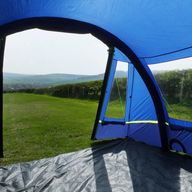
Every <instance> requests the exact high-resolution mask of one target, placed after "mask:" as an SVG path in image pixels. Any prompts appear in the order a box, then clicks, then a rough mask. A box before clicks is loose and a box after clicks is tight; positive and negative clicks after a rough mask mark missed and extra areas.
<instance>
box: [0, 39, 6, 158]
mask: <svg viewBox="0 0 192 192" xmlns="http://www.w3.org/2000/svg"><path fill="white" fill-rule="evenodd" d="M4 50H5V37H0V68H1V71H0V73H1V74H0V90H1V94H0V103H1V109H0V158H2V157H3V59H4Z"/></svg>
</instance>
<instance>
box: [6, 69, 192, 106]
mask: <svg viewBox="0 0 192 192" xmlns="http://www.w3.org/2000/svg"><path fill="white" fill-rule="evenodd" d="M155 79H156V81H157V83H158V85H159V87H160V90H161V92H162V95H163V96H164V98H165V99H166V100H167V101H168V103H178V102H190V100H191V99H192V70H181V71H170V72H162V73H157V74H155ZM102 83H103V81H101V80H98V81H91V82H84V83H77V84H67V85H59V86H55V87H50V88H37V89H34V88H31V89H21V90H17V91H15V90H14V91H11V92H25V93H35V94H47V95H51V96H56V97H65V98H79V99H94V100H98V99H99V97H100V95H101V88H102ZM126 84H127V79H126V78H115V80H114V82H113V88H112V91H111V96H110V99H111V100H115V99H118V98H119V97H121V99H122V100H125V97H126ZM9 92H10V91H9Z"/></svg>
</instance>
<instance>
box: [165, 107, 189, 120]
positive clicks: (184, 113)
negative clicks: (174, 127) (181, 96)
mask: <svg viewBox="0 0 192 192" xmlns="http://www.w3.org/2000/svg"><path fill="white" fill-rule="evenodd" d="M168 112H169V116H170V117H172V118H175V119H181V120H185V121H192V108H191V106H190V105H184V104H182V103H181V104H172V105H170V106H169V107H168Z"/></svg>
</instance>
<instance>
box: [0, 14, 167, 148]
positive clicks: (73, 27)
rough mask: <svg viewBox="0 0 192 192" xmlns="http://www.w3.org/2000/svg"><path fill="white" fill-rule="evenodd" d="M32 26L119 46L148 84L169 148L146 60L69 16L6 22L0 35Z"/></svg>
mask: <svg viewBox="0 0 192 192" xmlns="http://www.w3.org/2000/svg"><path fill="white" fill-rule="evenodd" d="M32 28H40V29H44V30H50V31H60V32H69V33H82V34H84V33H91V34H92V35H93V36H95V37H96V38H98V39H100V40H101V41H102V42H103V43H105V44H106V45H108V46H109V47H117V48H118V49H119V50H120V51H121V52H123V53H124V54H125V55H126V56H127V57H128V58H129V59H130V61H131V63H132V64H133V65H134V66H135V68H136V69H137V71H138V73H139V74H140V76H141V78H142V79H143V81H144V83H145V84H146V86H147V88H148V90H149V93H150V94H151V97H152V100H153V103H154V106H155V110H156V114H157V119H158V124H159V132H160V137H161V144H162V148H163V149H164V150H168V149H169V147H168V137H167V130H166V128H167V126H166V124H165V122H166V118H167V117H166V112H165V109H164V107H163V106H164V104H163V100H162V97H161V94H160V91H159V89H158V87H157V85H156V82H155V81H154V79H153V76H152V75H151V74H150V73H148V69H147V67H145V64H144V62H143V61H142V60H141V59H139V58H138V57H137V55H136V54H135V53H134V52H133V51H132V50H131V48H130V47H128V45H126V44H125V43H124V42H123V41H121V40H120V39H119V38H118V37H116V36H115V35H113V34H111V33H110V32H108V31H106V30H105V29H103V28H100V27H98V26H96V25H93V24H90V23H86V22H82V21H77V20H73V19H68V18H55V17H36V18H27V19H20V20H16V21H14V22H11V23H8V24H4V25H2V26H0V36H2V37H5V36H6V35H9V34H13V33H16V32H19V31H23V30H26V29H32ZM0 56H1V59H0V60H3V58H2V57H3V55H0ZM1 97H2V93H1Z"/></svg>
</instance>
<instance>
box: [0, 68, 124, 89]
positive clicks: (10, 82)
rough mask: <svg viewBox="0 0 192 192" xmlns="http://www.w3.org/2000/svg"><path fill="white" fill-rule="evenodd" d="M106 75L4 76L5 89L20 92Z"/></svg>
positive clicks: (98, 78) (119, 72)
mask: <svg viewBox="0 0 192 192" xmlns="http://www.w3.org/2000/svg"><path fill="white" fill-rule="evenodd" d="M126 76H127V73H126V72H125V71H117V72H116V77H119V78H120V77H126ZM103 77H104V74H98V75H78V74H45V75H26V74H17V73H4V74H3V89H4V91H8V90H19V89H29V88H45V87H52V86H56V85H63V84H73V83H81V82H88V81H95V80H102V79H103Z"/></svg>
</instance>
